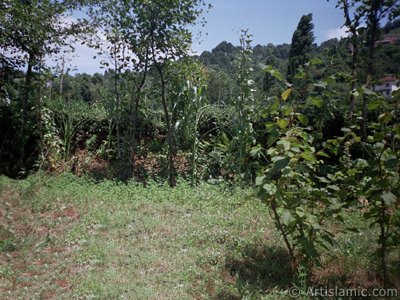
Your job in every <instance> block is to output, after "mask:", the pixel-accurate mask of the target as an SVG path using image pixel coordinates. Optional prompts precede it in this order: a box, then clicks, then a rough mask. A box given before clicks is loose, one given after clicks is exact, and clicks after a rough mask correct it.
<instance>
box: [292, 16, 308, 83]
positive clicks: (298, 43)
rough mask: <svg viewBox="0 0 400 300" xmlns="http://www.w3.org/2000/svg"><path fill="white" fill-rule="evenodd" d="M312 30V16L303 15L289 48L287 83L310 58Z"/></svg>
mask: <svg viewBox="0 0 400 300" xmlns="http://www.w3.org/2000/svg"><path fill="white" fill-rule="evenodd" d="M313 29H314V25H313V23H312V14H308V15H303V16H302V17H301V19H300V22H299V24H298V25H297V29H296V30H295V32H294V33H293V37H292V44H291V46H290V52H289V64H288V71H287V78H288V80H289V82H291V81H292V78H293V76H294V74H296V71H297V68H298V67H299V66H301V65H303V64H305V63H306V62H307V60H308V59H309V57H310V52H311V47H312V43H313V42H314V39H315V37H314V33H313Z"/></svg>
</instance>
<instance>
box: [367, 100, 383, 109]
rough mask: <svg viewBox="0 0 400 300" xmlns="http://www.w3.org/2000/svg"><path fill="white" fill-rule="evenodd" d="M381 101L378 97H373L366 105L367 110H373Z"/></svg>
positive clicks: (380, 104)
mask: <svg viewBox="0 0 400 300" xmlns="http://www.w3.org/2000/svg"><path fill="white" fill-rule="evenodd" d="M382 104H383V103H382V101H381V100H379V99H374V100H372V101H371V102H369V103H368V105H367V107H368V109H369V110H375V109H377V108H378V107H380V106H382Z"/></svg>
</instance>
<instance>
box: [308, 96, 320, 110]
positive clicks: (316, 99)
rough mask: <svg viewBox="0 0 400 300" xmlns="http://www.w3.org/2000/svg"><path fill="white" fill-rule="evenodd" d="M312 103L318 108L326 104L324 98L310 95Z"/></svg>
mask: <svg viewBox="0 0 400 300" xmlns="http://www.w3.org/2000/svg"><path fill="white" fill-rule="evenodd" d="M309 99H310V101H311V103H312V104H313V105H315V106H316V107H318V108H322V107H323V106H324V100H322V99H320V98H317V97H310V98H309Z"/></svg>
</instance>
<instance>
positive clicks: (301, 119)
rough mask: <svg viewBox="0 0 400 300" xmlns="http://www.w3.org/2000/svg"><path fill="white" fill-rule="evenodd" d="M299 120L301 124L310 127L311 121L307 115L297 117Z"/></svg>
mask: <svg viewBox="0 0 400 300" xmlns="http://www.w3.org/2000/svg"><path fill="white" fill-rule="evenodd" d="M297 118H298V119H299V121H300V122H301V124H303V125H304V126H307V125H308V123H309V119H308V117H307V116H306V115H297Z"/></svg>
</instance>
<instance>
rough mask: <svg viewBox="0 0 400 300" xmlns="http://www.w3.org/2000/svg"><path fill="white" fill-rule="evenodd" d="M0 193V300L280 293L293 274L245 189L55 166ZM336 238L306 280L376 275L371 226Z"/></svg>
mask: <svg viewBox="0 0 400 300" xmlns="http://www.w3.org/2000/svg"><path fill="white" fill-rule="evenodd" d="M0 199H1V201H0V212H1V214H2V215H0V229H1V231H0V241H1V242H0V299H20V298H21V299H27V298H30V299H32V298H33V299H72V298H78V299H91V298H93V299H281V298H282V299H284V298H285V297H287V296H285V292H284V291H285V290H287V289H288V288H289V287H290V286H291V285H292V284H293V283H296V282H297V281H298V279H299V278H298V276H297V275H298V274H296V273H295V272H294V271H293V269H292V268H291V266H290V264H289V259H288V255H287V252H286V251H285V249H284V248H283V244H282V241H281V240H280V238H279V237H278V235H277V234H276V233H275V230H274V225H273V223H272V221H271V219H270V217H269V213H268V210H267V208H266V207H265V205H263V204H262V203H260V202H259V201H258V200H257V199H256V198H255V197H254V196H253V195H252V191H251V190H242V189H237V188H234V187H230V186H227V185H221V186H214V185H207V184H201V185H199V186H198V187H196V188H190V187H189V185H188V184H187V183H185V182H180V184H179V185H178V186H177V187H176V188H174V189H171V188H168V187H167V186H165V185H162V184H158V183H151V184H149V185H148V186H147V187H146V188H144V187H142V186H141V185H137V184H135V183H128V184H122V183H118V182H112V181H103V182H99V183H96V182H93V181H91V180H89V179H86V178H77V177H74V176H72V175H69V174H62V175H59V176H53V177H46V176H38V175H35V176H32V177H29V178H28V179H26V180H22V181H13V180H10V179H7V178H5V177H0ZM352 222H354V225H357V226H359V227H362V226H363V223H362V220H361V219H357V218H354V219H353V221H352ZM355 238H356V239H357V240H354V239H355ZM339 240H340V245H341V246H340V247H337V249H336V250H334V251H333V253H334V254H335V258H332V257H328V256H327V257H325V258H324V259H325V268H323V269H322V268H321V269H316V270H315V272H314V274H313V276H314V279H315V280H316V281H318V282H320V283H332V282H335V283H338V282H339V283H341V284H343V285H349V284H350V285H351V284H353V283H354V282H353V283H349V282H348V281H349V280H353V279H354V278H356V277H351V276H349V274H352V273H353V274H355V276H361V275H362V276H364V277H362V279H360V280H359V281H360V282H361V283H362V284H366V283H367V282H368V283H371V282H372V283H371V284H379V282H376V281H375V278H374V277H372V279H371V278H370V277H368V276H370V275H371V274H372V275H373V272H371V274H369V273H368V272H366V271H365V270H366V269H365V268H367V269H368V270H369V269H371V268H373V264H372V262H371V260H369V259H368V258H369V255H370V254H371V253H372V251H373V249H371V247H370V243H371V237H370V235H365V234H364V235H363V234H361V235H349V236H346V235H341V236H340V239H339ZM338 257H339V259H338ZM372 275H371V276H372ZM356 283H358V282H356Z"/></svg>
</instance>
